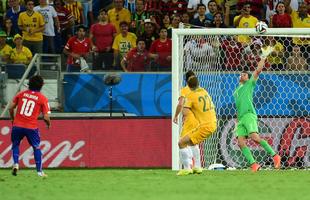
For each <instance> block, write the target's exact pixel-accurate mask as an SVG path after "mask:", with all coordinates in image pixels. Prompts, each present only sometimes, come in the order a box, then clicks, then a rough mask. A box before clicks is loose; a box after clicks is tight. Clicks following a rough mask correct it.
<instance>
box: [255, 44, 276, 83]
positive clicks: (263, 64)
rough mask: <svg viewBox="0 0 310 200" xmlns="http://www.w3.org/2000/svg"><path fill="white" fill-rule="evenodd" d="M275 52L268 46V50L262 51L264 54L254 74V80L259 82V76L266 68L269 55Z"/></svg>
mask: <svg viewBox="0 0 310 200" xmlns="http://www.w3.org/2000/svg"><path fill="white" fill-rule="evenodd" d="M272 51H273V47H270V46H268V47H267V48H266V49H262V54H261V56H260V61H259V62H258V64H257V68H256V70H255V71H254V73H253V76H254V79H255V80H257V79H258V76H259V74H260V73H261V72H262V70H263V68H264V66H265V61H266V59H267V57H268V56H269V54H270V53H271V52H272Z"/></svg>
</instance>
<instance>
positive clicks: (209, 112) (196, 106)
mask: <svg viewBox="0 0 310 200" xmlns="http://www.w3.org/2000/svg"><path fill="white" fill-rule="evenodd" d="M184 107H186V108H190V109H191V110H192V112H193V113H194V115H195V117H196V119H197V120H198V121H199V123H200V125H202V124H209V123H214V122H216V114H215V106H214V104H213V101H212V98H211V96H210V95H209V93H208V92H207V91H206V90H205V89H204V88H201V87H198V88H197V89H195V90H191V91H190V92H189V93H188V94H187V96H186V98H185V105H184Z"/></svg>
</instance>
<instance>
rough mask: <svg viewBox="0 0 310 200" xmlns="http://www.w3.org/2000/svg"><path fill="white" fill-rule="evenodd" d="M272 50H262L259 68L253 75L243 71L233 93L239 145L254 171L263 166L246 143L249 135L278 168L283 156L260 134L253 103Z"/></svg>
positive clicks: (268, 48) (269, 48)
mask: <svg viewBox="0 0 310 200" xmlns="http://www.w3.org/2000/svg"><path fill="white" fill-rule="evenodd" d="M272 51H273V49H272V47H267V48H266V49H263V50H262V55H261V60H260V61H259V62H258V66H257V69H256V70H255V71H254V72H253V74H252V75H251V74H250V73H248V72H246V71H243V72H241V74H240V80H239V86H238V87H237V88H236V90H235V91H234V94H233V96H234V99H235V102H236V108H237V119H238V123H237V130H236V135H237V138H238V145H239V147H240V149H241V151H242V154H243V155H244V156H245V157H246V159H247V161H248V163H249V164H250V166H251V169H252V171H253V172H256V171H258V170H259V169H260V167H261V166H260V165H259V164H258V163H257V162H256V161H255V159H254V158H253V156H252V153H251V151H250V149H249V147H248V146H247V145H246V139H247V137H250V138H251V139H252V140H254V141H255V142H256V143H258V144H260V145H261V146H262V147H263V148H264V149H265V150H266V151H267V152H268V153H269V154H270V155H271V156H272V157H273V161H274V167H275V168H276V169H279V168H280V165H281V157H280V156H279V155H278V154H276V153H275V151H274V150H273V149H272V147H271V146H270V145H269V144H268V143H267V142H266V141H265V140H263V139H261V138H260V136H259V135H258V126H257V114H256V111H255V108H254V105H253V93H254V88H255V86H256V81H257V79H258V76H259V74H260V73H261V71H262V69H263V67H264V65H265V60H266V58H267V57H268V55H269V54H270V53H271V52H272Z"/></svg>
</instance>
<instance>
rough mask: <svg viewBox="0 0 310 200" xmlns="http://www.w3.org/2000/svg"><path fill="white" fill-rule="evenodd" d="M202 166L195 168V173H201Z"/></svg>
mask: <svg viewBox="0 0 310 200" xmlns="http://www.w3.org/2000/svg"><path fill="white" fill-rule="evenodd" d="M201 173H202V168H193V174H201Z"/></svg>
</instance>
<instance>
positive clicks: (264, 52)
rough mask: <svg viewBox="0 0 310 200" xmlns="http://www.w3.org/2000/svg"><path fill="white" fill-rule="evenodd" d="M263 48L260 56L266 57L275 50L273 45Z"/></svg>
mask: <svg viewBox="0 0 310 200" xmlns="http://www.w3.org/2000/svg"><path fill="white" fill-rule="evenodd" d="M261 50H262V53H261V55H260V57H261V58H264V59H266V58H267V57H268V56H269V55H270V54H271V52H273V47H271V46H268V47H266V48H262V49H261Z"/></svg>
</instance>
